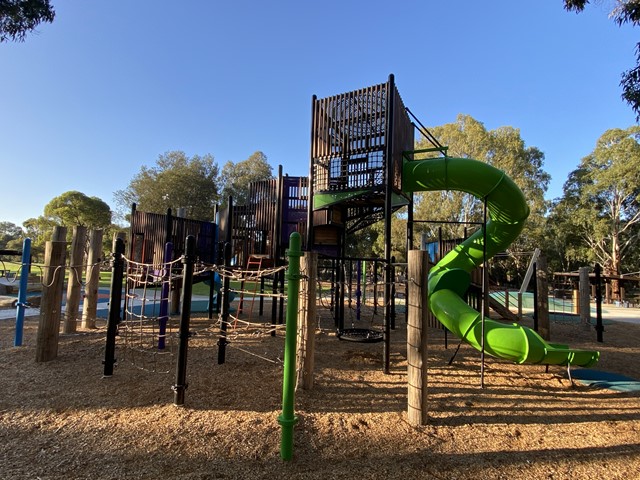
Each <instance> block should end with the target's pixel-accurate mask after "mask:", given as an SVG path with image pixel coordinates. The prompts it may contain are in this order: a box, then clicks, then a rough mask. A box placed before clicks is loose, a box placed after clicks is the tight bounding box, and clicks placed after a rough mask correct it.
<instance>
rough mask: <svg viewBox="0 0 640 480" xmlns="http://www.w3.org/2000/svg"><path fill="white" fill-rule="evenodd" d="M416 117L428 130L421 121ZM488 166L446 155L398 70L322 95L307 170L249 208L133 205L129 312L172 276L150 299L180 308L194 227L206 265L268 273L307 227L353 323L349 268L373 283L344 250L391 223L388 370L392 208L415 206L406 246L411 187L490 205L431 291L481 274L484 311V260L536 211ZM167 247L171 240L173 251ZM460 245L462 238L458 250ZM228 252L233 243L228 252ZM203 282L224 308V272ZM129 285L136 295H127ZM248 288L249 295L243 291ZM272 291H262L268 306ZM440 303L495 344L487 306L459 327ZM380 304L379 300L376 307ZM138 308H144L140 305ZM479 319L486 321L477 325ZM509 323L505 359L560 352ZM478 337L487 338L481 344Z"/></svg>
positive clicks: (339, 320)
mask: <svg viewBox="0 0 640 480" xmlns="http://www.w3.org/2000/svg"><path fill="white" fill-rule="evenodd" d="M412 117H413V119H414V120H416V122H417V123H418V124H419V125H420V128H418V127H417V126H416V124H415V123H414V122H413V121H412ZM416 129H418V130H419V131H420V133H421V134H422V135H423V136H424V137H425V138H426V139H427V140H429V141H430V142H431V144H432V145H433V148H431V149H427V150H424V151H420V152H418V151H415V150H413V148H414V131H415V130H416ZM478 165H481V164H480V162H469V161H467V159H452V158H450V157H448V156H447V147H445V146H442V145H440V144H439V143H438V141H437V140H436V139H435V138H433V136H431V135H430V133H429V132H428V131H427V130H426V129H425V128H424V127H422V124H420V122H419V121H417V119H415V117H414V116H413V114H412V113H411V112H410V110H408V109H407V108H406V107H405V106H404V103H403V101H402V98H401V97H400V94H399V92H398V90H397V88H396V85H395V80H394V77H393V75H390V76H389V78H388V81H387V82H385V83H382V84H379V85H375V86H372V87H367V88H364V89H359V90H355V91H352V92H347V93H343V94H339V95H334V96H331V97H327V98H323V99H318V98H317V97H316V96H314V97H313V99H312V115H311V155H310V168H309V177H308V178H306V177H289V176H286V175H283V174H282V169H281V168H280V169H279V172H278V177H277V178H276V179H273V180H266V181H263V182H256V183H254V184H252V185H251V187H250V192H249V196H248V201H247V205H234V203H233V199H231V198H230V199H229V201H228V202H227V208H226V209H225V210H221V211H219V212H218V215H217V219H216V223H214V222H198V221H194V220H189V219H185V218H181V217H180V216H177V217H174V216H173V215H172V214H171V212H170V211H169V212H167V215H159V214H152V213H144V212H139V211H138V210H137V209H136V207H135V205H134V206H133V208H132V215H131V232H130V244H129V254H128V257H127V258H128V260H129V262H128V267H127V268H128V271H127V272H126V275H127V278H128V279H130V280H131V281H132V282H133V283H132V284H131V285H128V286H127V294H126V296H125V312H126V313H125V315H124V316H126V315H128V314H131V311H130V309H128V303H129V302H130V299H131V298H132V297H135V296H136V295H137V293H136V289H137V288H139V287H143V286H145V285H148V284H149V283H151V284H157V285H162V287H161V292H160V294H159V299H158V302H156V300H155V299H154V300H153V301H152V302H150V303H151V304H153V305H154V306H155V304H156V303H159V304H160V305H161V309H162V310H163V311H162V314H160V316H162V317H164V316H165V315H166V314H165V312H164V310H166V309H167V308H168V305H171V311H170V312H168V313H174V314H177V313H178V312H179V310H178V306H179V304H180V302H179V298H180V290H181V287H180V285H178V284H176V283H175V282H174V283H171V284H168V285H167V284H166V282H165V283H164V284H163V277H166V276H167V272H166V271H165V272H163V268H164V267H163V265H166V264H168V263H169V262H172V261H173V260H174V259H176V261H177V259H180V258H182V257H183V256H184V255H185V240H184V239H185V238H186V237H187V236H188V235H192V236H194V238H195V242H196V245H195V254H196V257H197V259H198V261H199V262H202V263H204V264H210V265H223V264H224V265H225V267H226V268H232V267H233V268H236V269H240V270H245V271H251V270H256V271H261V270H262V269H263V268H277V267H280V266H283V265H284V263H285V262H284V254H285V251H286V249H287V247H288V238H289V234H290V233H292V232H294V231H297V232H299V233H300V234H301V236H302V246H303V249H304V250H306V251H316V252H318V253H320V254H322V255H323V256H324V258H325V259H328V263H329V265H330V267H328V268H329V270H330V272H331V273H330V274H331V275H332V285H331V290H332V300H331V301H332V304H333V307H334V308H333V309H334V316H335V321H336V328H337V330H338V332H341V331H344V330H345V328H344V327H345V324H344V317H345V310H344V305H345V298H346V295H347V291H348V284H349V283H350V282H349V280H350V279H349V278H347V276H349V277H352V275H351V274H349V273H347V272H353V267H354V265H355V266H356V268H357V269H360V273H359V274H358V275H356V277H357V278H358V279H360V278H364V283H365V285H366V283H367V280H366V279H367V275H366V273H365V274H364V275H363V274H362V268H363V265H362V263H361V262H362V259H352V258H348V257H347V256H346V246H347V239H348V236H349V235H350V234H352V233H354V232H356V231H358V230H360V229H362V228H364V227H366V226H368V225H371V224H373V223H375V222H377V221H380V220H382V221H384V242H385V248H384V257H383V258H381V259H378V260H375V259H373V260H371V262H373V263H374V264H376V267H379V268H380V269H381V270H382V275H381V277H382V282H381V284H380V286H381V287H382V290H383V292H382V297H383V298H382V302H381V305H380V307H381V310H382V311H383V325H382V330H381V338H382V339H383V343H384V345H383V363H384V369H385V371H388V368H389V351H388V345H389V338H390V335H391V330H392V328H393V327H394V325H393V323H394V322H393V314H394V307H393V300H394V298H395V295H394V292H393V289H394V285H395V282H394V280H395V278H394V277H395V272H394V268H395V267H396V264H395V262H394V261H393V259H392V258H391V234H390V232H391V217H392V215H393V213H394V212H396V211H398V210H399V209H401V208H405V207H406V208H407V212H406V214H407V225H408V226H407V245H408V246H409V247H411V246H412V245H413V238H412V237H413V227H414V224H415V223H417V222H420V221H421V220H416V219H414V218H413V208H412V207H413V192H415V191H420V190H439V189H452V190H455V189H461V190H464V191H467V192H470V193H472V194H476V195H477V196H479V197H480V198H482V199H483V200H485V202H486V203H487V204H488V205H487V208H488V212H489V218H488V220H486V219H485V222H483V223H482V224H479V225H478V227H479V228H477V229H476V231H475V233H474V234H473V235H472V236H471V237H469V239H467V240H465V241H464V242H463V243H462V246H461V247H455V248H453V250H452V251H451V252H450V253H449V254H447V255H446V256H444V255H442V254H444V253H445V252H444V251H441V252H440V253H441V257H443V256H444V258H445V259H448V260H446V261H445V263H446V264H447V265H448V263H449V262H451V263H452V265H453V266H452V267H446V268H445V267H442V266H438V267H436V270H438V271H439V273H438V274H437V278H438V279H439V280H438V281H437V282H435V281H434V282H433V284H434V286H433V288H432V291H431V292H430V296H435V297H436V298H442V297H444V296H445V295H444V294H442V293H438V292H439V290H447V291H454V290H452V289H451V288H440V287H439V285H440V284H443V285H444V284H449V283H452V282H450V281H448V280H447V281H445V279H448V278H450V277H451V278H455V281H454V282H453V283H458V282H460V286H457V287H456V288H457V290H455V291H456V292H457V293H458V296H461V295H462V294H466V290H467V288H468V287H469V285H470V283H471V282H470V281H469V280H466V279H464V280H463V277H464V278H466V275H467V274H469V275H476V278H475V281H474V282H472V283H473V284H475V285H476V287H475V289H476V291H475V293H474V295H471V297H470V298H471V299H472V300H473V303H475V306H476V310H477V309H481V310H482V313H483V314H484V311H485V310H486V309H485V308H484V307H482V308H478V307H481V306H482V305H480V304H481V303H482V302H483V301H484V299H485V297H486V295H485V290H486V289H485V288H483V287H482V285H483V282H482V278H478V276H477V271H478V270H477V267H478V266H480V265H483V264H484V263H485V262H486V261H487V260H488V259H489V258H490V257H491V256H492V255H494V254H495V253H498V252H499V250H500V249H502V248H505V247H506V246H507V245H508V244H509V243H510V241H511V240H512V239H513V238H515V236H517V234H518V232H519V231H520V229H521V228H522V223H523V222H524V219H525V218H526V215H525V213H526V202H525V201H524V199H523V198H522V195H521V193H520V192H519V190H518V189H517V187H515V185H512V182H510V180H509V179H508V178H506V176H504V174H502V173H501V172H497V173H494V172H492V171H488V170H485V169H484V167H483V166H478ZM456 169H458V170H456ZM465 169H466V170H465ZM452 172H453V173H452ZM470 172H471V174H470ZM456 175H457V176H456ZM465 182H466V183H465ZM505 192H506V193H505ZM514 205H518V207H517V208H519V210H517V211H516V212H511V210H510V209H511V208H516V207H514ZM516 217H517V218H516ZM505 218H506V220H505ZM516 227H517V228H516ZM505 231H507V233H505ZM479 236H480V237H479ZM494 237H501V238H500V240H499V241H498V240H494ZM485 241H487V242H489V243H488V244H487V246H488V247H489V248H488V249H485V250H483V249H482V248H481V247H482V246H483V245H485V243H484V242H485ZM169 244H170V245H171V247H170V250H167V246H168V245H169ZM451 247H453V245H452V244H451V245H450V246H449V247H448V248H451ZM226 249H230V252H229V255H227V252H226ZM465 256H471V257H472V258H473V261H471V262H469V264H468V265H464V266H463V267H462V268H459V266H458V265H457V262H458V260H456V261H453V260H452V258H454V257H455V258H458V257H465ZM227 257H228V258H227ZM479 259H482V261H480V260H479ZM441 261H443V260H441ZM354 262H355V263H354ZM133 264H136V267H135V268H136V270H135V272H134V271H133V270H132V269H131V265H133ZM147 265H148V266H147ZM171 268H173V267H171ZM165 269H166V268H165ZM462 270H465V271H467V274H465V275H462V274H461V273H460V271H462ZM365 272H366V267H365ZM373 277H374V279H375V280H374V284H375V285H376V287H377V285H378V282H377V277H378V268H374V273H373ZM265 278H266V277H265V276H263V275H261V276H260V285H259V287H257V286H255V283H256V282H253V283H254V288H255V289H254V291H253V292H251V293H252V294H256V293H257V291H256V290H257V288H259V289H260V293H264V290H265V286H264V281H265ZM270 280H271V284H272V285H271V290H272V291H271V294H273V295H280V297H279V299H278V300H274V301H273V302H272V320H271V323H272V324H276V323H282V312H283V305H284V299H283V296H282V294H283V292H284V284H285V282H284V272H283V271H282V270H280V271H278V273H273V275H272V277H271V278H270ZM351 280H352V279H351ZM194 281H196V282H197V281H208V282H209V284H210V286H211V290H210V296H209V314H210V317H211V316H212V314H213V311H214V309H215V311H216V313H217V312H219V311H220V308H221V305H220V303H221V302H219V301H218V298H219V297H220V291H221V289H222V288H223V285H222V284H221V281H220V279H219V278H218V279H217V280H216V277H215V273H214V272H213V271H211V270H209V271H206V272H201V273H197V274H196V275H195V277H194ZM135 282H138V284H136V283H135ZM243 282H244V281H243ZM478 286H480V290H479V291H478ZM485 287H486V286H485ZM130 292H132V295H129V293H130ZM365 292H366V287H365ZM169 295H171V296H172V299H171V302H168V299H167V297H168V296H169ZM241 295H244V292H242V293H241ZM254 296H255V295H252V298H253V297H254ZM145 298H146V297H145ZM262 298H263V297H262V296H261V297H260V302H261V304H260V313H261V314H262V312H263V310H262ZM274 298H275V297H274ZM214 299H215V302H214ZM377 300H378V292H376V294H375V296H374V302H376V301H377ZM358 301H359V300H358ZM444 302H445V303H446V305H447V308H449V307H450V306H451V305H452V304H453V303H454V301H453V299H452V298H451V297H448V298H447V299H446V300H444ZM456 302H457V301H456ZM489 302H491V299H489ZM143 303H144V301H143ZM430 303H431V305H432V310H433V313H434V317H435V318H436V319H437V320H439V321H440V323H442V324H444V325H446V326H447V328H448V329H449V330H450V331H452V332H453V333H455V334H458V335H459V336H461V337H462V338H463V339H465V340H467V341H469V342H470V343H471V344H472V345H475V346H476V347H480V348H481V350H482V351H484V350H485V347H486V346H487V345H485V343H484V342H485V340H487V339H486V338H484V335H480V336H479V334H478V333H477V332H475V328H476V327H475V326H476V324H478V325H479V324H482V326H483V329H484V326H485V322H484V316H483V315H481V316H480V317H478V319H475V320H473V321H471V320H465V321H467V322H470V323H464V324H463V325H457V322H458V320H459V319H457V318H456V319H453V318H449V317H447V318H444V317H443V316H444V314H443V311H444V310H445V308H444V307H443V305H442V303H441V302H438V301H436V300H434V299H431V300H430ZM495 303H496V302H494V304H495ZM456 304H457V303H456ZM278 306H279V308H278ZM374 306H375V307H376V308H377V306H378V305H377V304H374ZM145 308H146V307H145V305H141V306H140V307H139V312H138V313H139V314H142V315H143V316H144V314H145V311H144V309H145ZM455 310H456V313H455V314H454V316H456V317H457V316H464V315H466V314H465V313H464V311H463V310H462V308H461V307H460V308H458V307H456V308H455ZM133 312H134V313H135V309H134V310H133ZM479 320H482V321H481V322H480V323H478V321H479ZM456 325H457V326H456ZM472 332H475V333H473V334H472ZM505 332H506V330H504V329H502V328H500V329H497V328H496V329H495V330H494V329H493V325H492V329H491V339H489V345H488V346H489V349H488V352H489V353H492V354H496V355H498V356H506V358H508V359H510V360H515V361H527V362H529V361H542V359H545V360H547V359H550V355H551V354H550V353H548V354H541V355H538V357H539V358H537V357H535V358H534V356H531V355H532V354H530V353H527V354H524V353H523V352H520V353H519V354H512V353H509V354H507V353H506V351H505V348H503V347H498V346H496V345H495V342H496V340H494V339H495V338H496V337H500V340H499V341H506V342H507V343H509V342H511V341H514V338H513V337H514V335H510V334H506V333H505ZM523 332H525V333H523ZM470 335H472V336H471V337H470ZM503 336H506V337H509V338H510V340H507V339H506V337H505V338H502V337H503ZM515 336H519V337H523V338H524V337H526V339H527V340H526V341H527V342H528V341H532V339H533V338H534V337H535V335H533V334H530V333H529V332H526V331H521V330H519V333H518V334H517V335H515ZM480 338H482V342H480V341H479V339H480ZM537 340H538V339H537V338H536V341H537ZM519 341H523V340H522V339H520V340H519ZM509 348H512V347H511V346H510V347H508V348H507V350H508V349H509ZM528 348H529V347H528V346H526V345H524V344H521V345H518V346H517V347H516V349H520V350H527V349H528ZM541 348H543V349H547V351H548V352H551V350H552V348H551V346H549V345H543V346H542V347H541ZM570 360H573V357H571V359H569V357H566V358H565V359H564V360H563V361H566V362H568V363H571V361H570ZM558 361H560V360H558ZM574 363H575V362H574Z"/></svg>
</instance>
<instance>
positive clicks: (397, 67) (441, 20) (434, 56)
mask: <svg viewBox="0 0 640 480" xmlns="http://www.w3.org/2000/svg"><path fill="white" fill-rule="evenodd" d="M607 3H608V2H602V3H601V4H600V5H595V6H591V7H588V8H587V10H586V11H585V12H584V13H582V14H579V15H576V14H574V13H569V12H566V11H565V10H564V9H563V2H562V0H545V1H540V2H532V1H529V2H521V1H513V0H494V1H476V0H449V1H443V0H440V1H435V0H431V1H427V0H422V1H403V0H398V1H397V2H388V1H378V0H369V1H350V0H329V1H323V2H316V1H300V0H297V1H289V0H286V1H278V0H274V1H272V2H259V1H247V0H236V1H233V2H220V1H215V0H211V1H205V0H198V1H196V0H185V1H182V2H176V1H165V0H108V1H106V0H103V1H97V0H93V1H91V0H85V1H82V2H78V1H69V0H53V5H54V7H55V9H56V12H57V15H56V19H55V21H54V23H53V24H46V25H41V26H40V27H39V28H38V33H37V34H31V35H29V36H28V37H27V39H26V41H25V42H24V43H3V44H0V165H2V194H1V195H0V199H2V200H0V221H9V222H13V223H15V224H18V225H20V224H22V222H23V221H24V220H26V219H28V218H30V217H37V216H38V215H41V214H42V213H43V208H44V205H46V203H47V202H49V200H51V199H52V198H53V197H55V196H57V195H60V194H62V193H64V192H66V191H69V190H79V191H81V192H83V193H85V194H86V195H89V196H97V197H100V198H101V199H102V200H104V201H106V202H107V203H109V204H110V205H111V206H112V208H114V209H115V204H114V201H113V193H114V192H115V191H116V190H120V189H124V188H126V187H127V185H128V184H129V181H130V180H131V179H132V178H133V176H134V175H135V174H136V173H138V172H139V171H140V167H141V166H142V165H147V166H152V165H153V164H154V163H155V161H156V159H157V158H158V155H160V154H162V153H164V152H167V151H170V150H182V151H185V152H186V153H187V154H188V155H194V154H199V155H204V154H207V153H210V154H212V155H213V156H214V157H215V159H216V161H217V162H218V164H219V165H220V166H221V167H222V165H224V164H225V163H226V162H227V161H229V160H232V161H234V162H239V161H242V160H245V159H246V158H247V157H249V156H250V155H251V154H252V153H253V152H255V151H257V150H261V151H263V152H264V153H265V154H266V155H267V157H268V160H269V162H270V163H271V165H272V166H273V167H274V171H277V166H278V165H280V164H281V165H283V169H284V172H285V173H288V174H290V175H306V174H307V173H308V165H309V138H310V105H311V96H312V95H313V94H316V95H318V96H319V97H325V96H330V95H334V94H337V93H342V92H346V91H350V90H353V89H357V88H361V87H366V86H369V85H375V84H378V83H382V82H384V81H386V80H387V78H388V75H389V74H390V73H393V74H394V75H395V79H396V84H397V86H398V89H399V91H400V94H401V95H402V97H403V100H404V103H405V105H406V106H407V107H409V108H410V109H411V111H412V112H413V113H414V114H416V115H417V116H418V118H419V119H420V120H421V121H422V123H424V124H425V125H428V126H433V125H441V124H444V123H449V122H452V121H454V120H455V118H456V115H457V114H458V113H465V114H469V115H471V116H473V117H474V118H476V119H477V120H479V121H481V122H483V123H484V124H485V126H486V127H487V128H488V129H494V128H497V127H499V126H504V125H509V126H513V127H516V128H519V129H520V131H521V135H522V138H523V139H524V141H525V142H526V144H527V145H529V146H536V147H538V148H539V149H540V150H542V151H543V152H544V153H545V156H546V160H545V166H544V168H545V170H546V171H547V172H549V173H550V174H551V176H552V183H551V186H550V189H549V192H548V195H547V197H548V198H555V197H558V196H560V195H561V194H562V184H563V183H564V181H565V180H566V178H567V174H568V173H569V172H570V171H571V170H573V169H574V168H576V166H577V165H578V163H579V162H580V159H581V158H582V157H584V156H585V155H587V154H588V153H590V152H591V151H592V150H593V147H594V145H595V142H596V140H597V138H598V137H599V136H600V135H601V134H602V133H604V132H605V131H606V130H607V129H609V128H615V127H620V128H626V127H628V126H630V125H632V124H634V123H635V116H634V114H633V112H632V111H631V109H630V108H629V106H628V105H626V104H625V103H624V102H623V101H622V100H621V99H620V87H619V81H620V74H621V73H622V72H623V71H624V70H627V69H628V68H630V67H632V66H633V65H634V61H635V58H634V47H635V44H636V42H637V33H638V32H637V31H634V29H633V28H631V27H629V26H624V27H622V28H620V27H618V26H617V25H616V24H615V23H614V22H613V21H612V20H610V19H609V18H608V16H607V15H608V8H607Z"/></svg>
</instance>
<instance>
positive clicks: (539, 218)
mask: <svg viewBox="0 0 640 480" xmlns="http://www.w3.org/2000/svg"><path fill="white" fill-rule="evenodd" d="M430 131H431V133H432V134H433V135H434V136H435V137H436V138H437V139H438V140H439V141H440V143H442V144H443V145H448V147H449V150H448V155H449V156H451V157H458V158H473V159H475V160H479V161H482V162H486V163H488V164H490V165H493V166H494V167H496V168H499V169H501V170H503V171H504V172H505V173H506V174H507V175H508V176H509V177H510V178H511V179H512V180H513V181H514V182H515V183H516V184H517V185H518V186H519V187H520V188H521V189H522V191H523V193H524V195H525V198H526V199H527V202H528V204H529V207H530V209H531V215H530V217H529V220H528V221H527V225H526V227H525V231H524V232H523V235H522V236H521V237H520V239H519V240H518V241H519V242H520V243H519V247H518V248H520V249H531V248H532V247H533V246H534V244H535V243H536V242H538V234H539V230H540V228H541V227H540V225H542V224H543V218H544V215H545V213H546V210H547V202H546V201H545V199H544V194H545V192H546V190H547V187H548V185H549V180H550V176H549V174H548V173H547V172H545V171H544V170H543V168H542V167H543V164H544V154H543V153H542V152H541V151H540V150H539V149H538V148H536V147H528V146H526V144H525V142H524V140H523V139H522V137H521V136H520V130H518V129H517V128H513V127H499V128H497V129H495V130H487V128H486V127H485V126H484V124H482V123H481V122H479V121H478V120H476V119H474V118H473V117H471V116H469V115H462V114H460V115H458V116H457V118H456V121H455V122H453V123H448V124H445V125H440V126H437V127H433V128H430ZM426 146H427V144H426V143H425V142H424V141H422V142H418V145H417V148H418V149H420V148H425V147H426ZM415 202H416V207H415V214H414V216H415V218H416V219H431V220H446V221H456V222H461V224H460V225H443V228H444V230H445V234H446V235H447V236H449V237H453V238H455V237H457V238H461V237H462V236H463V233H464V227H465V226H467V227H469V225H468V224H467V223H466V222H478V221H482V218H483V204H482V200H481V199H478V198H475V197H474V196H472V195H468V194H465V193H461V192H452V191H441V192H421V193H419V194H416V196H415ZM422 228H423V229H427V230H433V229H434V227H430V226H424V227H422ZM436 228H437V227H436ZM416 232H419V230H416Z"/></svg>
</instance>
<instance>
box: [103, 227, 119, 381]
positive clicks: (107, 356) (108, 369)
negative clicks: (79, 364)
mask: <svg viewBox="0 0 640 480" xmlns="http://www.w3.org/2000/svg"><path fill="white" fill-rule="evenodd" d="M115 247H116V248H115V251H114V252H113V259H112V260H111V295H110V299H109V318H108V320H107V343H106V346H105V349H104V376H105V377H110V376H111V375H113V365H114V364H115V363H116V359H115V353H116V333H117V331H118V324H119V323H120V307H121V303H122V280H123V277H124V258H123V257H122V255H123V254H124V241H123V240H122V239H121V238H118V239H116V245H115Z"/></svg>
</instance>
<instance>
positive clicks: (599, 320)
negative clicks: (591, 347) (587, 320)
mask: <svg viewBox="0 0 640 480" xmlns="http://www.w3.org/2000/svg"><path fill="white" fill-rule="evenodd" d="M594 270H595V271H594V273H595V277H596V278H595V281H596V332H597V339H598V342H603V341H604V340H603V338H602V334H603V332H604V325H603V324H602V276H601V273H602V268H601V267H600V264H599V263H596V267H595V269H594Z"/></svg>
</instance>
